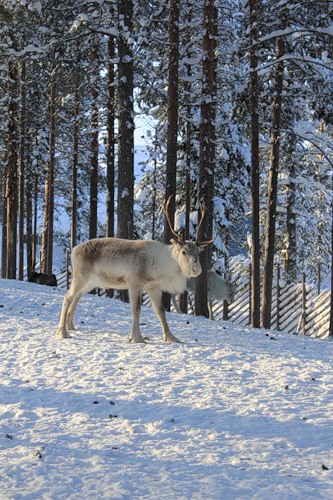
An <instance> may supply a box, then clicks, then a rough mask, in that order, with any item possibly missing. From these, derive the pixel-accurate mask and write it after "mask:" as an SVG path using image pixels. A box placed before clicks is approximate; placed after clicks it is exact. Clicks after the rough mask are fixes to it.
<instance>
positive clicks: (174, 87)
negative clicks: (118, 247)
mask: <svg viewBox="0 0 333 500" xmlns="http://www.w3.org/2000/svg"><path fill="white" fill-rule="evenodd" d="M178 65H179V0H170V14H169V66H168V134H167V157H166V179H165V199H166V200H168V199H169V197H170V196H171V199H170V203H169V218H170V222H171V224H172V225H173V224H174V219H175V204H176V203H175V197H176V175H177V135H178V79H179V77H178ZM171 238H172V232H171V228H170V227H169V224H168V222H167V220H166V218H165V219H164V243H166V244H168V243H170V240H171Z"/></svg>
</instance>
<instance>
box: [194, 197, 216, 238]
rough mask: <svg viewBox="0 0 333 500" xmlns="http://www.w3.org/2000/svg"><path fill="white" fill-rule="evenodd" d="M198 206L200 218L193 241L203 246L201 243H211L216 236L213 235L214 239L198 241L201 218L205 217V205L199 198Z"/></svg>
mask: <svg viewBox="0 0 333 500" xmlns="http://www.w3.org/2000/svg"><path fill="white" fill-rule="evenodd" d="M199 206H200V212H201V219H200V221H199V223H198V227H197V232H196V235H195V242H196V244H197V245H198V246H203V245H210V244H211V243H213V242H214V241H215V239H216V238H217V235H216V236H215V238H214V239H212V240H208V241H199V231H200V228H201V225H202V223H203V220H204V218H205V213H206V208H205V205H204V204H203V202H202V201H201V200H200V202H199Z"/></svg>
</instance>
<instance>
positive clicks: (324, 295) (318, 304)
mask: <svg viewBox="0 0 333 500" xmlns="http://www.w3.org/2000/svg"><path fill="white" fill-rule="evenodd" d="M230 271H231V276H232V278H231V279H232V281H233V282H235V283H236V286H237V292H236V296H235V301H234V302H233V303H232V304H230V305H228V304H226V303H222V302H217V301H215V300H213V304H212V306H213V317H214V320H223V319H227V320H228V321H230V322H231V323H236V324H240V325H249V324H250V279H249V270H248V269H245V268H244V266H242V263H236V264H234V265H233V266H231V270H230ZM272 295H273V296H272V321H271V328H270V330H277V331H286V332H289V333H293V334H297V335H299V334H301V335H307V336H311V337H316V338H322V339H327V338H328V337H329V333H330V332H329V326H330V307H331V292H330V291H329V290H323V291H322V292H321V293H319V294H318V290H317V287H316V286H315V285H313V284H307V283H305V280H304V279H303V282H302V283H297V284H292V285H283V284H281V280H276V281H275V282H274V285H273V294H272ZM188 299H189V300H188V313H189V314H194V295H193V294H189V295H188ZM143 302H144V304H145V305H148V304H149V297H148V295H146V294H145V295H144V299H143ZM225 308H227V310H225ZM171 310H173V307H171Z"/></svg>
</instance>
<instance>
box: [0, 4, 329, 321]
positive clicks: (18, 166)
mask: <svg viewBox="0 0 333 500" xmlns="http://www.w3.org/2000/svg"><path fill="white" fill-rule="evenodd" d="M0 111H1V112H0V124H1V125H0V155H1V169H0V203H1V211H0V225H1V229H2V239H1V277H2V278H8V279H21V280H22V279H23V278H24V276H25V275H26V272H27V274H29V273H30V272H31V271H32V270H33V269H34V267H35V265H36V262H37V261H39V259H40V269H41V270H42V271H43V272H45V273H52V268H53V260H54V255H53V252H54V245H55V244H57V245H60V246H63V248H66V247H68V248H71V247H73V246H75V245H76V244H77V243H79V242H81V241H84V240H87V239H91V238H96V237H102V236H111V237H112V236H118V237H121V238H129V239H141V238H152V239H160V240H161V241H164V242H165V243H169V241H170V238H171V237H172V233H171V228H170V227H169V226H170V225H169V224H168V223H167V220H166V216H165V213H164V211H163V206H164V203H165V200H170V202H169V213H168V218H169V220H170V222H171V226H173V228H174V230H175V231H177V232H178V233H180V234H181V235H182V237H183V238H184V239H194V238H195V237H196V236H197V237H198V238H199V240H201V241H207V240H211V239H214V243H213V245H209V246H207V247H206V249H205V251H204V252H202V254H201V259H202V267H203V273H202V275H201V276H200V279H199V282H200V286H199V287H198V290H197V294H196V300H197V304H196V313H197V314H200V315H206V316H207V301H206V295H207V269H210V267H211V266H212V263H213V262H220V263H221V264H220V265H221V267H223V266H224V268H223V271H224V272H227V267H228V260H229V256H230V249H231V247H232V246H233V245H234V246H236V248H237V249H238V251H239V252H243V253H246V254H247V255H248V258H249V261H250V263H251V300H252V318H251V321H252V325H253V326H260V325H264V326H269V324H270V317H271V307H272V304H271V302H272V299H271V297H272V284H273V277H274V272H275V269H276V266H277V265H278V264H281V269H282V272H283V277H284V279H285V280H286V282H287V283H293V282H295V281H297V280H299V277H300V275H301V274H302V272H304V273H305V274H306V277H307V280H308V281H313V280H315V279H316V276H317V272H318V268H320V270H321V275H322V276H330V273H331V268H332V264H331V260H332V241H333V236H332V235H333V232H332V227H333V1H329V0H282V1H279V2H276V1H275V0H198V1H197V2H193V1H190V0H183V1H180V0H150V1H148V0H80V1H78V0H0ZM139 124H140V126H141V127H142V130H143V132H142V137H140V139H141V141H143V142H142V143H144V145H145V152H146V154H145V157H144V161H143V162H142V163H141V164H140V166H139V170H140V172H139V174H140V175H138V172H137V171H136V172H135V169H134V165H135V158H136V146H137V145H136V137H137V136H136V128H137V127H138V125H139ZM200 204H202V206H203V207H204V209H205V217H204V219H203V221H202V224H201V225H200V227H198V226H199V224H198V219H200V210H199V206H200ZM102 205H103V206H102ZM64 215H65V216H66V217H67V219H68V221H69V224H68V227H69V228H70V229H68V228H67V226H66V228H65V229H62V230H61V229H59V227H61V225H59V224H58V223H57V221H59V219H61V218H63V217H64ZM196 233H198V234H196ZM39 245H41V252H40V255H37V253H38V252H37V247H38V246H39Z"/></svg>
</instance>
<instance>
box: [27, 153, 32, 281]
mask: <svg viewBox="0 0 333 500" xmlns="http://www.w3.org/2000/svg"><path fill="white" fill-rule="evenodd" d="M28 164H29V161H28V160H27V165H28ZM26 186H27V192H26V203H25V204H26V221H27V226H26V235H27V239H26V249H27V260H26V265H27V276H30V274H31V271H32V268H33V256H32V255H33V254H32V246H33V239H32V193H33V182H32V177H31V174H30V175H28V176H27V182H26Z"/></svg>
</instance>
